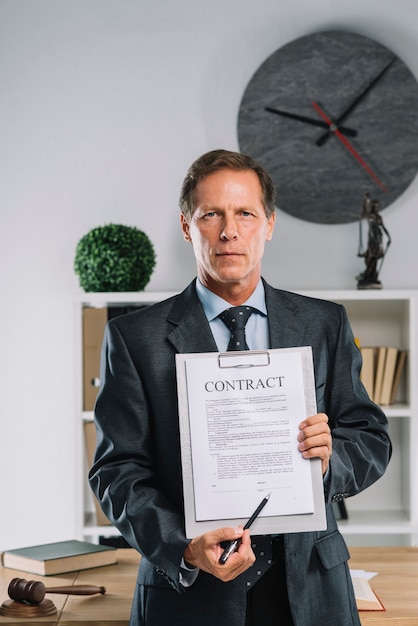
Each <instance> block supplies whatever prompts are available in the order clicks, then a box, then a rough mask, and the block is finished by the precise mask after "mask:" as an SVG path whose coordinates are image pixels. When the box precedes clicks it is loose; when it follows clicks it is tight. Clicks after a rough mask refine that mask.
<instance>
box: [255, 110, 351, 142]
mask: <svg viewBox="0 0 418 626" xmlns="http://www.w3.org/2000/svg"><path fill="white" fill-rule="evenodd" d="M264 110H265V111H268V112H269V113H275V114H276V115H281V116H282V117H288V118H289V119H291V120H296V121H298V122H305V123H306V124H312V126H319V127H320V128H329V126H328V124H326V123H325V122H322V121H321V120H315V119H314V118H312V117H306V116H305V115H298V114H297V113H289V112H288V111H282V110H281V109H273V108H272V107H264ZM338 130H340V131H341V132H342V133H343V134H344V135H349V136H350V137H356V136H357V131H356V130H352V129H351V128H346V127H344V126H339V127H338Z"/></svg>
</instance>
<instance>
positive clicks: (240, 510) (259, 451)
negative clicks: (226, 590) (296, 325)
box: [176, 347, 326, 537]
mask: <svg viewBox="0 0 418 626" xmlns="http://www.w3.org/2000/svg"><path fill="white" fill-rule="evenodd" d="M176 358H177V363H176V365H177V381H178V395H179V414H180V437H181V454H182V468H183V484H184V496H185V518H186V534H187V536H188V537H193V536H195V535H196V534H201V533H202V532H206V531H207V530H211V529H214V528H219V527H220V526H225V525H227V526H235V525H237V524H240V523H244V522H245V520H246V519H247V518H248V517H249V516H250V515H251V513H252V511H253V510H254V508H255V507H256V506H257V504H258V503H259V502H260V500H261V499H262V498H263V497H264V496H265V495H266V494H267V493H271V497H270V499H269V502H268V504H267V505H266V507H265V508H264V509H263V511H262V513H261V514H260V516H259V518H258V519H257V520H256V522H255V523H254V527H253V529H252V532H253V533H254V534H263V533H279V532H280V533H281V532H300V531H303V530H322V529H324V528H325V527H326V521H325V507H324V497H323V487H322V472H321V463H320V460H319V459H314V460H306V459H304V458H303V457H302V455H301V453H300V452H299V450H298V439H297V436H298V433H299V424H300V422H301V421H303V419H304V418H305V417H308V416H310V415H314V414H315V413H316V400H315V383H314V372H313V363H312V352H311V348H310V347H296V348H284V349H274V350H268V351H260V352H258V351H245V352H228V353H223V354H222V353H221V354H220V353H204V354H186V355H177V357H176Z"/></svg>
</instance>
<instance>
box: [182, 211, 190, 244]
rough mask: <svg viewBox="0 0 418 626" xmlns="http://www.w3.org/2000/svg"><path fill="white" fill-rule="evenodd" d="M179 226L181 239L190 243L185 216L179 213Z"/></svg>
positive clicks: (188, 228)
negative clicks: (181, 233) (181, 234)
mask: <svg viewBox="0 0 418 626" xmlns="http://www.w3.org/2000/svg"><path fill="white" fill-rule="evenodd" d="M180 224H181V230H182V231H183V237H184V239H185V240H186V241H190V242H191V241H192V238H191V237H190V227H189V222H188V221H187V219H186V216H185V215H184V213H180Z"/></svg>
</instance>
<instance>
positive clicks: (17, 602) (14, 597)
mask: <svg viewBox="0 0 418 626" xmlns="http://www.w3.org/2000/svg"><path fill="white" fill-rule="evenodd" d="M7 592H8V594H9V598H11V599H10V600H6V601H5V602H3V604H2V605H1V607H0V615H6V616H8V617H12V616H13V617H43V616H45V615H54V614H55V613H56V612H57V609H56V606H55V604H54V603H53V602H52V601H51V600H48V599H45V594H46V593H63V594H66V595H72V596H91V595H94V594H96V593H101V594H103V593H106V589H105V588H104V587H96V586H95V585H69V586H68V587H45V585H44V584H43V583H42V582H41V581H37V580H29V581H28V580H26V579H25V578H13V580H11V581H10V584H9V587H8V590H7Z"/></svg>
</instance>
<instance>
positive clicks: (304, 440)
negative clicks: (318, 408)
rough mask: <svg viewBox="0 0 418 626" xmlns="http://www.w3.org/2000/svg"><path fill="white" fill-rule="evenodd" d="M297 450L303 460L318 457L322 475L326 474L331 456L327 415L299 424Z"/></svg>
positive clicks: (323, 414)
mask: <svg viewBox="0 0 418 626" xmlns="http://www.w3.org/2000/svg"><path fill="white" fill-rule="evenodd" d="M299 429H300V433H299V435H298V441H299V446H298V448H299V450H300V451H301V452H302V456H303V458H305V459H313V458H315V457H319V458H320V459H321V463H322V475H323V476H324V474H325V473H326V471H327V469H328V465H329V459H330V456H331V454H332V437H331V430H330V427H329V426H328V415H325V413H318V414H317V415H312V417H308V418H307V419H306V420H304V421H303V422H301V423H300V424H299Z"/></svg>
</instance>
